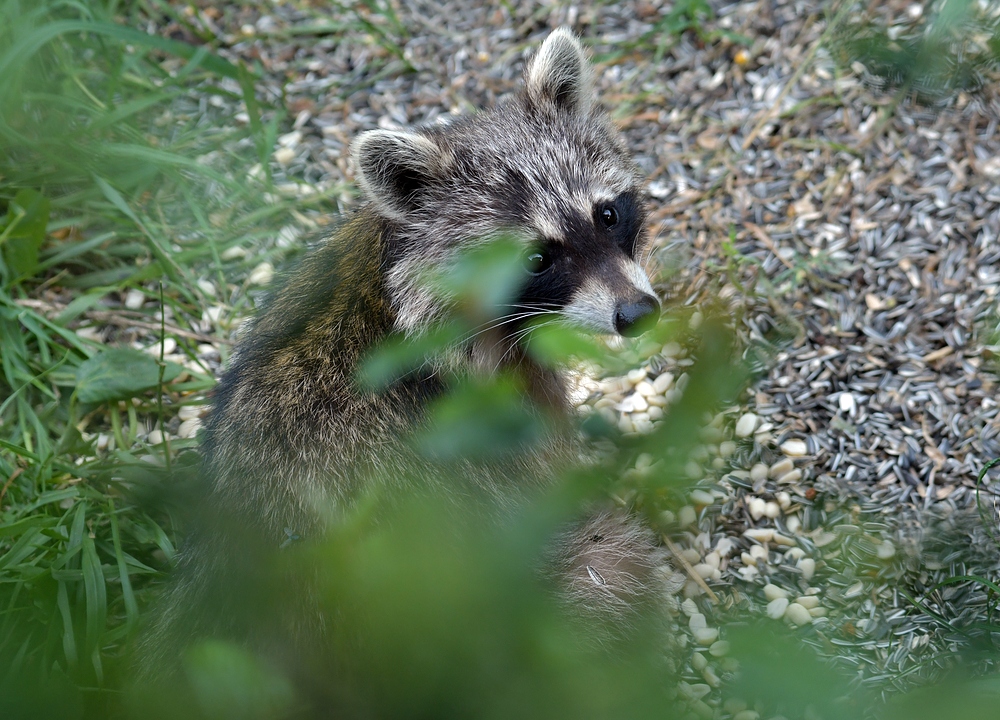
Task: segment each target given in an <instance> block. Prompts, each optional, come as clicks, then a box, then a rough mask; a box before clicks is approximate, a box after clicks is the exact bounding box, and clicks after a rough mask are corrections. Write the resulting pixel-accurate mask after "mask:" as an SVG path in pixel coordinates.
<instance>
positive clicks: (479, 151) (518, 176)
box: [353, 29, 660, 335]
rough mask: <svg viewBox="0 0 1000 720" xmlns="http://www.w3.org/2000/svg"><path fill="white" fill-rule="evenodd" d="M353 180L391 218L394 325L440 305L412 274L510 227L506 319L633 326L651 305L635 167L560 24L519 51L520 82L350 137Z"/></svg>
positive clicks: (407, 325)
mask: <svg viewBox="0 0 1000 720" xmlns="http://www.w3.org/2000/svg"><path fill="white" fill-rule="evenodd" d="M353 153H354V157H355V160H356V163H357V169H358V180H359V182H360V185H361V187H362V189H363V190H364V191H365V193H366V195H367V196H368V198H369V200H370V201H371V203H372V205H373V207H374V208H375V210H376V212H378V214H379V215H381V216H382V217H384V218H385V219H386V220H388V221H389V223H390V224H391V225H392V227H393V232H392V233H390V235H391V238H390V243H391V244H390V247H389V248H388V259H387V268H386V270H387V281H388V288H389V293H390V295H391V298H392V301H393V304H394V305H395V307H396V310H397V317H398V320H397V322H398V324H399V326H400V329H402V330H406V331H412V330H414V329H416V328H419V327H422V326H424V325H425V324H426V323H428V322H430V321H432V320H434V319H435V318H437V317H439V316H440V315H441V314H442V312H443V311H444V308H443V307H442V305H443V303H442V301H441V300H440V299H439V298H438V297H437V296H436V295H435V293H434V292H433V291H431V290H429V289H428V288H427V287H425V286H424V285H422V283H425V282H426V277H427V274H428V273H427V271H428V270H434V271H438V272H440V271H447V268H448V266H449V264H451V263H453V262H454V261H455V258H456V255H457V253H459V252H461V251H462V250H463V249H466V248H468V247H469V246H470V245H474V244H476V243H481V242H483V241H485V240H489V239H491V238H494V237H497V236H498V235H501V234H504V235H513V236H515V237H518V238H523V240H524V243H525V249H524V275H525V281H524V286H523V290H522V292H521V294H520V297H518V299H517V300H516V301H515V302H514V303H512V304H511V308H510V309H511V313H510V318H511V321H510V323H509V325H507V326H506V329H507V330H508V331H509V332H513V331H515V330H516V328H517V326H518V324H519V323H521V322H523V321H524V320H525V319H526V318H528V317H530V316H531V315H532V314H559V315H561V316H563V317H564V318H566V319H568V320H569V321H571V322H573V323H574V324H577V325H580V326H583V327H585V328H587V329H590V330H593V331H596V332H599V333H618V334H622V335H634V334H638V332H641V330H642V329H644V326H645V325H646V323H647V321H650V320H655V318H656V317H658V315H659V309H660V306H659V302H658V301H657V299H656V297H655V295H654V293H653V289H652V287H651V286H650V283H649V279H648V278H647V276H646V273H645V272H644V270H643V268H642V267H641V266H640V264H639V262H638V258H639V257H640V254H641V253H642V251H643V249H644V248H645V246H646V244H647V237H646V233H645V212H644V210H643V206H642V191H641V185H640V178H639V175H638V171H637V168H636V166H635V164H634V163H633V161H632V160H631V158H630V157H629V154H628V152H627V150H626V148H625V145H624V143H623V141H622V139H621V137H620V136H619V134H618V132H617V131H616V130H615V128H614V127H613V126H612V124H611V122H610V120H609V119H608V117H607V116H606V115H605V114H604V112H603V111H602V110H601V109H600V108H599V107H597V106H596V105H595V103H594V102H593V80H592V74H591V68H590V65H589V63H588V61H587V59H586V57H585V55H584V53H583V49H582V48H581V47H580V43H579V42H578V41H577V39H576V38H575V37H574V36H573V35H572V34H571V33H570V32H569V31H567V30H565V29H560V30H556V31H555V32H553V33H552V34H551V35H549V37H548V38H547V39H546V40H545V42H544V44H543V45H542V46H541V48H539V50H538V51H537V52H536V53H535V55H534V56H533V57H532V58H531V60H530V61H529V63H528V64H527V67H526V69H525V73H524V87H523V88H522V89H521V90H520V91H519V92H518V93H517V94H515V95H514V96H513V97H510V98H508V99H506V100H504V101H502V102H500V103H499V104H498V106H497V107H496V108H494V109H491V110H487V111H484V112H481V113H479V114H476V115H474V116H472V117H468V118H464V119H459V120H455V121H453V122H451V123H449V124H445V125H441V126H436V127H426V128H421V129H417V130H415V131H412V132H402V131H389V130H374V131H370V132H367V133H364V134H362V135H361V136H360V137H359V138H358V139H357V141H356V142H355V144H354V148H353Z"/></svg>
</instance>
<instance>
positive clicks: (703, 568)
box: [693, 563, 715, 580]
mask: <svg viewBox="0 0 1000 720" xmlns="http://www.w3.org/2000/svg"><path fill="white" fill-rule="evenodd" d="M693 569H694V571H695V572H696V573H698V574H699V575H700V576H701V579H702V580H708V579H709V578H711V577H712V575H713V574H714V572H715V568H714V567H712V566H711V565H709V564H708V563H698V564H697V565H695V566H694V568H693Z"/></svg>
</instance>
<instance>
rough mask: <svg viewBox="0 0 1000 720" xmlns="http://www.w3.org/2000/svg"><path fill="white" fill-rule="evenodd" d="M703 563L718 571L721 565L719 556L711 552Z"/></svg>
mask: <svg viewBox="0 0 1000 720" xmlns="http://www.w3.org/2000/svg"><path fill="white" fill-rule="evenodd" d="M705 563H706V564H708V565H711V566H712V567H713V568H716V569H718V567H719V566H720V565H722V558H721V557H720V556H719V553H717V552H715V551H714V550H713V551H712V552H710V553H709V554H708V555H706V556H705Z"/></svg>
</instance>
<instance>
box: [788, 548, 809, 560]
mask: <svg viewBox="0 0 1000 720" xmlns="http://www.w3.org/2000/svg"><path fill="white" fill-rule="evenodd" d="M805 556H806V551H805V550H803V549H802V548H800V547H793V548H788V549H787V550H786V551H785V557H786V558H788V559H789V560H801V559H802V558H804V557H805Z"/></svg>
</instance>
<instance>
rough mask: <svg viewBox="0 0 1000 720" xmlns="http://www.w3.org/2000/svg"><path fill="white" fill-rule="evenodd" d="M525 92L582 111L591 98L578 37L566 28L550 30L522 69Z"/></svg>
mask: <svg viewBox="0 0 1000 720" xmlns="http://www.w3.org/2000/svg"><path fill="white" fill-rule="evenodd" d="M524 85H525V90H526V91H527V93H528V96H529V97H530V98H531V99H532V100H534V101H535V102H538V103H546V102H547V103H553V104H555V106H556V107H557V108H560V109H562V110H567V111H569V112H573V113H579V114H581V115H586V114H587V113H588V112H589V111H590V106H591V104H592V102H593V98H594V89H593V86H594V80H593V73H592V71H591V69H590V63H589V62H588V61H587V56H586V55H584V53H583V48H582V47H581V46H580V41H579V40H577V39H576V36H574V35H573V33H572V32H570V31H569V30H568V29H566V28H559V29H558V30H553V31H552V33H551V34H550V35H549V36H548V37H547V38H546V39H545V42H544V43H542V46H541V47H540V48H538V52H536V53H535V55H534V57H532V58H531V60H530V61H529V62H528V66H527V68H525V71H524Z"/></svg>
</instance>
